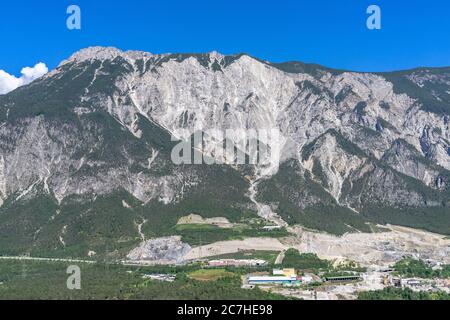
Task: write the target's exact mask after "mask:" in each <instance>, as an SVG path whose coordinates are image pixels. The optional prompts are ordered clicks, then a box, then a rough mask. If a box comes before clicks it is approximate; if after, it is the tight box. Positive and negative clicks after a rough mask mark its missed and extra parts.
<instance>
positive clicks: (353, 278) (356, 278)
mask: <svg viewBox="0 0 450 320" xmlns="http://www.w3.org/2000/svg"><path fill="white" fill-rule="evenodd" d="M324 279H325V281H326V282H350V281H359V280H361V277H360V276H359V275H347V276H339V277H324Z"/></svg>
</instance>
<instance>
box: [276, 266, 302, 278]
mask: <svg viewBox="0 0 450 320" xmlns="http://www.w3.org/2000/svg"><path fill="white" fill-rule="evenodd" d="M273 275H274V276H285V277H296V276H297V272H296V271H295V269H294V268H288V269H282V270H281V269H274V270H273Z"/></svg>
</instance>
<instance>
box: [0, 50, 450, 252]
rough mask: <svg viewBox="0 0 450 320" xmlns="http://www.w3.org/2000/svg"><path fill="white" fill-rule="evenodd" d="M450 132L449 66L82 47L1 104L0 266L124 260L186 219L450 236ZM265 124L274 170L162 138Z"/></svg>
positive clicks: (340, 231) (337, 231) (171, 232)
mask: <svg viewBox="0 0 450 320" xmlns="http://www.w3.org/2000/svg"><path fill="white" fill-rule="evenodd" d="M449 122H450V68H418V69H414V70H409V71H401V72H390V73H361V72H347V71H341V70H333V69H329V68H325V67H322V66H319V65H314V64H304V63H300V62H286V63H270V62H267V61H261V60H258V59H255V58H253V57H251V56H248V55H246V54H239V55H232V56H225V55H221V54H219V53H216V52H212V53H208V54H159V55H153V54H150V53H145V52H136V51H129V52H122V51H120V50H117V49H114V48H101V47H94V48H88V49H84V50H81V51H80V52H77V53H75V54H74V55H73V56H72V57H70V58H69V59H68V60H66V61H64V62H62V63H61V64H60V66H59V67H58V68H56V69H55V70H53V71H51V72H50V73H48V74H47V75H45V76H44V77H42V78H40V79H38V80H36V81H34V82H32V83H31V84H29V85H27V86H24V87H21V88H19V89H16V90H15V91H13V92H11V93H9V94H6V95H0V254H9V255H16V254H17V255H18V254H35V255H46V256H49V255H53V256H71V257H86V256H88V255H93V254H95V253H97V254H104V253H108V255H109V256H111V257H123V256H124V255H125V254H126V253H127V252H129V251H130V250H131V249H132V248H134V247H135V246H136V245H137V244H139V242H140V241H142V239H148V238H156V237H162V236H170V235H176V234H178V231H179V230H177V228H176V224H177V221H178V219H180V218H181V217H184V216H188V215H190V214H193V213H194V214H197V215H201V216H202V217H204V218H212V217H224V218H227V219H229V220H230V221H231V222H234V223H243V221H247V222H248V221H252V219H253V218H254V217H256V218H257V217H258V215H259V216H260V217H263V218H265V219H268V220H270V221H272V222H275V223H278V224H280V223H281V224H283V225H284V223H287V224H289V225H293V224H301V225H303V226H304V227H306V228H310V229H315V230H320V231H326V232H330V233H334V234H343V233H346V232H371V231H373V229H374V226H375V225H377V224H386V223H391V224H398V225H404V226H410V227H415V228H422V229H426V230H429V231H433V232H437V233H441V234H447V235H448V234H450V130H449ZM274 128H275V129H277V130H279V131H280V133H281V134H282V136H283V139H282V140H281V141H280V145H279V146H278V147H279V149H280V150H281V155H282V157H281V162H280V165H279V167H276V168H273V167H270V168H267V167H265V166H258V165H233V164H227V163H222V164H214V165H207V164H202V165H195V164H191V165H190V164H182V165H176V164H174V163H173V161H172V160H171V152H172V149H173V147H174V145H175V144H176V143H177V141H175V139H174V138H173V136H175V137H176V138H177V139H188V138H189V134H192V133H194V132H196V131H205V132H206V131H207V130H211V129H216V130H217V129H219V130H226V129H243V130H249V129H274ZM235 139H236V140H238V139H239V137H236V138H235ZM235 142H236V143H238V141H235ZM210 143H213V142H210ZM206 144H208V141H206ZM204 150H209V149H208V146H206V148H205V149H204ZM209 156H211V157H213V156H214V155H212V154H210V155H209Z"/></svg>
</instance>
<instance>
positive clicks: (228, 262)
mask: <svg viewBox="0 0 450 320" xmlns="http://www.w3.org/2000/svg"><path fill="white" fill-rule="evenodd" d="M266 265H267V261H265V260H259V259H248V260H245V259H240V260H237V259H220V260H210V261H208V266H210V267H263V266H266Z"/></svg>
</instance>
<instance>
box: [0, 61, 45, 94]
mask: <svg viewBox="0 0 450 320" xmlns="http://www.w3.org/2000/svg"><path fill="white" fill-rule="evenodd" d="M47 72H48V68H47V66H46V65H45V63H42V62H39V63H37V64H36V65H35V66H34V67H25V68H23V69H22V71H21V73H22V75H21V76H20V77H19V78H17V77H15V76H13V75H10V74H9V73H7V72H5V71H3V70H0V94H6V93H8V92H11V91H13V90H15V89H17V88H18V87H21V86H24V85H26V84H29V83H30V82H32V81H34V80H36V79H37V78H40V77H42V76H43V75H44V74H46V73H47Z"/></svg>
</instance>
